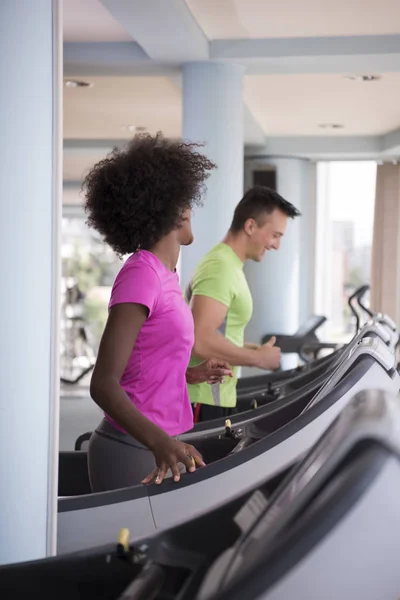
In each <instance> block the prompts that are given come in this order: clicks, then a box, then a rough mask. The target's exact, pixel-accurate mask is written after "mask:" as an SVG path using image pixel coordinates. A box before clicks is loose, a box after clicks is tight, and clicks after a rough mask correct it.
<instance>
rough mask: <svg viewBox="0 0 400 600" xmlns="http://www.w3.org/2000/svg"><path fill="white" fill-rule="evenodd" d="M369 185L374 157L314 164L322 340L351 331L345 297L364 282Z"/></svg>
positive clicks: (317, 288) (369, 231)
mask: <svg viewBox="0 0 400 600" xmlns="http://www.w3.org/2000/svg"><path fill="white" fill-rule="evenodd" d="M375 185H376V163H375V162H372V161H360V162H354V161H348V162H320V163H318V165H317V206H316V211H317V214H316V268H315V278H316V279H315V312H316V313H317V314H322V315H325V316H326V317H327V319H328V321H327V324H326V326H325V327H324V331H323V334H322V336H323V338H324V339H326V340H332V341H347V340H348V339H349V338H351V337H352V336H353V335H354V333H355V320H354V317H353V316H352V313H351V311H350V309H349V307H348V298H349V296H350V295H351V294H352V293H353V292H354V291H355V289H356V288H358V287H360V286H361V285H364V284H369V283H370V268H371V250H372V235H373V221H374V204H375ZM366 301H368V300H367V299H366Z"/></svg>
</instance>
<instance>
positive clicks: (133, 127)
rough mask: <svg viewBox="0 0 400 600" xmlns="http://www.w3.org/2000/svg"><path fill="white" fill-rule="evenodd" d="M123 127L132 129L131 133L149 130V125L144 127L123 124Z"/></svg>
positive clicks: (128, 129)
mask: <svg viewBox="0 0 400 600" xmlns="http://www.w3.org/2000/svg"><path fill="white" fill-rule="evenodd" d="M121 129H125V130H127V131H130V132H131V133H143V132H144V131H146V130H147V127H142V126H138V125H122V127H121Z"/></svg>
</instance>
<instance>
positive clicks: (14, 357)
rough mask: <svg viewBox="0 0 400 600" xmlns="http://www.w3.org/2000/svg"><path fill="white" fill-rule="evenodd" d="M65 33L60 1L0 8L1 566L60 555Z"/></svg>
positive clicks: (6, 2) (7, 3)
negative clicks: (55, 551)
mask: <svg viewBox="0 0 400 600" xmlns="http://www.w3.org/2000/svg"><path fill="white" fill-rule="evenodd" d="M61 31H62V28H61V15H60V7H59V2H58V1H57V0H35V2H26V1H23V0H2V2H1V3H0V55H1V57H2V60H1V66H0V74H1V81H2V94H1V96H0V130H1V148H0V181H1V188H0V205H1V218H0V281H1V294H0V332H1V335H0V356H1V360H0V415H1V419H0V490H1V491H0V508H1V528H0V530H1V535H0V564H6V563H13V562H20V561H26V560H32V559H38V558H42V557H44V556H46V555H50V554H52V553H53V552H54V550H55V540H56V517H57V469H58V407H59V374H58V359H59V343H58V341H59V338H58V323H59V281H60V252H59V245H60V233H59V227H60V224H61V210H60V209H61V181H62V163H61V160H62V158H61V157H62V146H61V144H62V101H61V94H62V79H61V78H62V32H61Z"/></svg>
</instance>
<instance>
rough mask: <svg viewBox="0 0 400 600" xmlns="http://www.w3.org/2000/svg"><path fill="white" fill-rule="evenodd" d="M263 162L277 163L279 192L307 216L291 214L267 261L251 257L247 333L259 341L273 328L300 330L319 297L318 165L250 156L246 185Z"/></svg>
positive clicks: (288, 332)
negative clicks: (315, 262) (316, 238)
mask: <svg viewBox="0 0 400 600" xmlns="http://www.w3.org/2000/svg"><path fill="white" fill-rule="evenodd" d="M263 165H269V166H272V167H275V168H276V173H277V192H278V193H279V194H281V195H282V196H283V197H284V198H285V199H286V200H288V201H289V202H291V203H292V204H294V205H295V206H296V207H297V208H298V209H299V210H300V211H301V213H302V216H301V217H298V218H296V219H294V220H293V221H292V220H291V219H289V222H288V227H287V231H286V235H285V236H284V238H283V239H282V242H281V247H280V249H279V250H278V251H271V252H269V253H268V254H267V255H266V256H265V257H264V259H263V261H262V262H261V263H254V262H250V261H249V262H247V263H246V265H245V273H246V276H247V279H248V282H249V286H250V289H251V291H252V294H253V303H254V312H253V317H252V319H251V321H250V323H249V325H248V327H247V331H246V339H247V340H249V341H254V342H259V341H260V339H261V337H262V336H263V335H264V334H265V333H268V332H276V333H283V334H292V333H295V331H296V330H297V329H298V327H299V325H300V324H301V323H302V322H303V321H304V320H305V319H306V318H307V317H308V316H309V315H310V313H311V312H312V302H313V267H312V262H313V257H312V252H313V246H314V237H313V236H314V217H313V215H314V181H315V172H314V171H315V169H314V165H312V164H311V163H310V162H309V161H306V160H300V159H291V158H274V157H271V158H269V157H268V158H265V159H264V158H255V159H254V160H253V159H251V160H247V161H246V188H248V187H251V185H252V184H251V172H252V170H253V169H254V168H259V167H262V166H263ZM296 361H297V359H296ZM288 366H289V364H288V361H285V367H288Z"/></svg>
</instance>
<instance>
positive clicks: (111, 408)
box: [90, 303, 204, 483]
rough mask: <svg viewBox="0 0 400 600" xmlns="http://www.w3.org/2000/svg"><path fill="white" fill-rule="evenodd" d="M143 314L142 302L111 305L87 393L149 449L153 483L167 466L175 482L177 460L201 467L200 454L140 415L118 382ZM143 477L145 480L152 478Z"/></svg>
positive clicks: (177, 473)
mask: <svg viewBox="0 0 400 600" xmlns="http://www.w3.org/2000/svg"><path fill="white" fill-rule="evenodd" d="M147 317H148V309H147V308H146V307H145V306H143V305H142V304H132V303H127V304H117V305H115V306H113V307H112V308H111V310H110V314H109V317H108V320H107V324H106V327H105V330H104V333H103V337H102V339H101V343H100V348H99V353H98V357H97V361H96V366H95V368H94V371H93V375H92V380H91V384H90V394H91V396H92V398H93V400H94V401H95V402H96V404H98V405H99V406H100V408H102V409H103V410H104V411H105V412H106V413H107V414H108V415H110V417H111V418H112V419H114V420H115V421H116V423H118V425H120V426H121V427H123V428H124V429H125V431H127V432H128V433H129V434H130V435H132V436H133V437H134V438H135V439H137V440H138V441H139V442H141V443H142V444H143V445H144V446H146V447H147V448H149V449H150V450H151V451H152V452H153V454H154V455H155V458H156V463H157V466H158V467H159V474H158V480H156V483H161V481H162V480H163V478H164V476H165V474H166V472H167V470H168V468H171V470H172V472H173V475H174V479H175V481H178V480H179V468H178V462H182V463H184V464H185V465H186V467H187V468H188V470H190V471H193V470H195V465H194V464H193V461H192V459H191V458H190V457H193V458H194V460H195V462H196V463H197V464H198V465H200V466H203V465H204V463H203V460H202V457H201V455H200V454H199V453H198V452H197V450H196V449H195V448H193V447H192V446H189V445H188V444H183V443H182V442H177V441H176V440H174V439H173V438H171V437H170V436H169V435H168V434H167V433H165V432H164V431H163V430H162V429H160V428H159V427H157V425H155V424H154V423H152V422H151V421H150V420H149V419H147V418H146V417H145V416H144V415H142V414H141V412H140V411H139V410H138V409H137V408H136V407H135V405H134V404H133V403H132V402H131V400H130V399H129V398H128V396H127V394H126V393H125V391H124V390H123V389H122V387H121V386H120V383H119V382H120V380H121V377H122V374H123V372H124V370H125V368H126V365H127V363H128V360H129V357H130V355H131V353H132V350H133V348H134V346H135V343H136V339H137V336H138V334H139V331H140V329H141V327H142V326H143V324H144V322H145V320H146V319H147ZM153 475H155V474H153ZM147 479H148V478H146V480H145V481H146V483H149V482H150V481H151V480H152V479H150V481H147Z"/></svg>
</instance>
